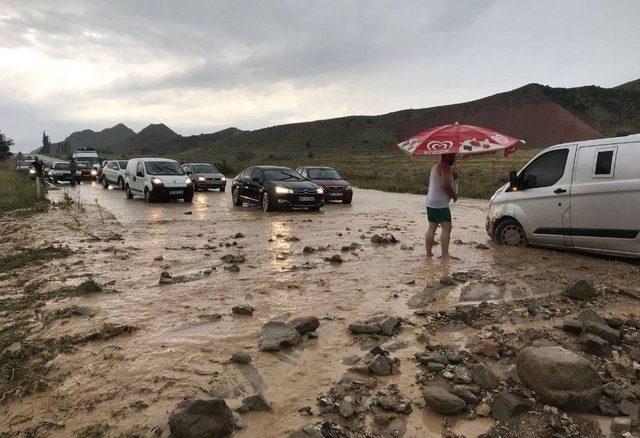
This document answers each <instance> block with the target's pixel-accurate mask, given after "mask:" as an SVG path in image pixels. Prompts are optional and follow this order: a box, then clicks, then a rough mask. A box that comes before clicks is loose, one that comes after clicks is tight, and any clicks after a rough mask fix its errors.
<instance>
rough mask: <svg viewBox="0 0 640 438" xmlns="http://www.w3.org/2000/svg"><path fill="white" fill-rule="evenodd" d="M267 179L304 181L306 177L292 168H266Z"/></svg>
mask: <svg viewBox="0 0 640 438" xmlns="http://www.w3.org/2000/svg"><path fill="white" fill-rule="evenodd" d="M264 179H265V181H304V177H303V176H302V175H300V174H299V173H298V172H296V171H295V170H291V169H265V170H264Z"/></svg>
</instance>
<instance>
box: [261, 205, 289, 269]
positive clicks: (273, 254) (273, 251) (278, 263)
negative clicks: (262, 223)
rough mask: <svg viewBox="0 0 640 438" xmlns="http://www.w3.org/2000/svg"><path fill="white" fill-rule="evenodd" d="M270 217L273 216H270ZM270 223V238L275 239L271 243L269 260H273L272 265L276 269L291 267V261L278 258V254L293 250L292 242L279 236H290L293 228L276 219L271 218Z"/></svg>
mask: <svg viewBox="0 0 640 438" xmlns="http://www.w3.org/2000/svg"><path fill="white" fill-rule="evenodd" d="M267 217H268V216H267ZM268 219H273V218H271V217H268ZM268 219H267V220H268ZM269 225H270V232H271V235H270V236H269V239H272V240H273V242H270V245H269V260H270V261H271V267H272V269H273V270H274V271H280V270H281V269H282V268H289V267H291V262H289V261H287V259H285V260H278V259H277V255H278V254H280V253H286V254H289V251H290V250H291V243H289V242H287V241H286V240H285V239H284V237H277V236H285V237H288V236H289V232H290V231H291V228H290V227H289V225H288V224H286V223H285V222H284V221H282V220H276V219H273V220H271V221H270V224H269Z"/></svg>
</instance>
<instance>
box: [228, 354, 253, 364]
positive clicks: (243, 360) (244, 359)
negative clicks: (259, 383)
mask: <svg viewBox="0 0 640 438" xmlns="http://www.w3.org/2000/svg"><path fill="white" fill-rule="evenodd" d="M229 361H230V362H232V363H239V364H243V365H246V364H248V363H251V355H250V354H249V353H246V352H244V351H236V352H235V353H233V354H232V355H231V359H229Z"/></svg>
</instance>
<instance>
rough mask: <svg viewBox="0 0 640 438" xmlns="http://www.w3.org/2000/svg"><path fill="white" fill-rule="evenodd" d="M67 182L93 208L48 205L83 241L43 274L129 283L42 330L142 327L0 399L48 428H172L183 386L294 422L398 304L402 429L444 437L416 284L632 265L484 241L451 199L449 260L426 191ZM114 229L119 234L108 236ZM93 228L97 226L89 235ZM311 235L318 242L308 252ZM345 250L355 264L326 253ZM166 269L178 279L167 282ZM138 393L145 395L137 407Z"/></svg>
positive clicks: (45, 227)
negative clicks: (131, 194)
mask: <svg viewBox="0 0 640 438" xmlns="http://www.w3.org/2000/svg"><path fill="white" fill-rule="evenodd" d="M65 190H68V193H69V195H70V196H71V198H73V199H74V200H76V201H77V202H79V203H80V204H82V205H83V206H84V211H76V210H70V211H68V212H61V211H57V212H56V213H55V215H57V216H55V215H53V213H52V215H53V216H51V217H53V218H62V219H60V221H63V220H64V218H65V217H67V218H68V217H71V216H74V215H76V216H77V220H76V219H74V220H73V221H71V220H70V219H69V224H71V225H73V226H71V225H69V224H67V225H62V224H60V223H57V222H54V223H51V222H50V221H51V220H52V219H51V218H48V219H47V220H44V219H43V220H42V222H41V223H39V224H36V225H34V228H36V229H39V230H40V231H38V232H39V233H41V235H42V236H47V239H48V240H49V241H55V242H58V243H65V244H69V245H71V246H72V247H73V248H74V249H76V250H81V252H80V253H78V254H76V255H75V256H73V257H71V258H70V260H68V261H67V262H65V263H67V264H66V265H64V266H63V265H61V264H60V265H59V266H58V265H56V266H58V267H57V268H56V269H54V270H52V271H43V272H42V274H41V275H42V280H43V281H52V280H63V281H64V279H65V278H67V279H68V280H67V281H78V280H76V279H75V278H76V277H77V276H91V277H92V278H94V279H95V280H96V281H98V282H100V283H108V282H109V283H110V282H113V281H115V283H113V285H112V286H111V287H112V288H113V289H114V290H116V291H117V293H111V294H105V295H100V296H91V297H74V298H71V299H65V300H52V301H49V302H47V303H46V306H45V309H44V310H47V311H53V310H55V309H58V308H60V307H63V306H68V305H83V306H89V307H91V308H93V309H95V310H96V312H95V314H94V316H92V317H73V318H71V319H67V320H61V321H54V322H53V323H52V324H50V325H48V326H47V327H46V328H45V329H43V332H42V334H41V335H42V336H45V337H47V338H51V339H57V338H61V337H63V336H66V335H69V334H83V333H87V332H90V331H91V330H94V329H97V328H99V327H101V326H102V325H103V324H105V323H112V324H130V325H133V326H136V327H138V330H137V331H136V332H135V333H133V334H131V335H127V336H120V337H116V338H113V339H110V340H108V341H105V342H97V343H88V344H86V345H82V346H79V347H78V348H76V349H75V350H74V351H71V352H69V353H66V354H60V355H58V356H57V357H56V358H55V359H54V360H53V361H52V363H51V366H52V372H51V375H50V376H48V377H49V378H50V379H51V381H52V385H51V389H50V390H49V392H47V393H41V394H37V395H34V396H30V397H28V398H26V399H23V400H18V401H15V402H12V403H10V404H5V405H4V406H1V407H0V418H5V419H7V420H1V419H0V429H2V430H4V429H6V428H8V422H11V421H13V420H16V419H19V420H21V422H20V425H21V426H15V427H18V428H20V427H24V426H25V425H29V424H37V423H38V422H39V421H43V420H45V419H46V420H47V421H55V422H64V423H65V424H66V426H65V427H63V428H60V429H56V428H53V429H50V430H48V435H49V436H69V435H70V434H72V432H73V431H75V430H77V429H81V428H83V427H85V426H90V425H92V424H96V423H106V424H109V426H110V429H109V436H118V434H119V433H124V432H126V431H129V430H132V429H134V428H135V427H140V428H142V430H144V431H145V433H149V432H150V431H151V429H152V428H154V427H157V428H159V429H158V430H159V431H160V436H168V429H167V415H168V412H170V411H171V409H173V407H174V406H175V405H176V404H177V403H178V402H179V401H180V400H182V399H183V398H185V397H204V398H206V397H213V396H216V395H217V396H224V397H225V398H226V399H227V402H228V403H229V405H230V406H232V407H237V406H238V405H239V400H240V399H241V398H242V397H245V396H247V395H251V394H253V393H255V392H259V391H261V392H263V394H264V396H265V398H266V399H267V400H268V401H269V403H270V404H271V405H272V407H273V413H271V414H265V413H259V412H254V413H249V414H246V415H243V416H242V421H243V423H244V429H243V430H240V431H238V432H237V434H236V436H239V437H253V436H264V437H281V436H285V435H286V433H287V432H288V431H289V430H291V429H293V428H295V427H298V426H301V425H303V424H308V423H314V422H316V421H319V420H320V417H317V416H313V417H305V416H301V415H300V414H299V412H298V409H300V408H301V407H304V406H311V407H312V408H313V410H314V411H316V408H315V407H316V398H317V397H319V396H320V395H321V394H322V393H325V392H326V391H327V390H328V389H329V388H330V387H331V386H332V385H334V384H335V383H336V382H337V380H339V378H340V377H341V376H342V375H343V373H344V372H345V371H346V369H347V366H346V365H344V364H342V363H341V362H342V360H343V358H344V357H346V356H349V355H354V354H355V355H359V356H363V355H364V353H366V351H367V350H368V348H371V345H364V344H360V343H358V342H356V340H355V339H354V337H353V336H351V335H350V334H349V333H348V331H347V329H346V327H347V325H348V324H349V323H351V322H354V321H356V320H359V319H363V318H366V317H368V316H370V315H375V314H379V313H388V314H393V315H397V316H399V317H402V318H405V319H406V320H407V321H408V322H409V323H410V324H409V323H407V324H405V325H404V328H403V330H402V331H401V333H400V334H399V335H397V336H396V337H394V338H392V339H391V340H389V341H388V342H387V341H385V342H384V343H385V345H388V344H393V343H396V342H399V343H404V344H405V345H406V346H405V347H402V348H399V349H398V350H397V351H395V352H394V353H393V355H394V356H395V357H398V358H399V359H400V361H401V366H400V374H398V375H394V376H390V377H384V378H379V379H378V388H386V386H387V385H388V384H390V383H397V384H398V386H399V387H400V388H401V390H402V391H403V392H404V393H405V394H406V395H407V396H409V398H410V399H411V401H412V403H413V405H414V410H413V413H412V414H411V415H410V416H409V417H407V419H406V426H405V427H406V433H405V436H407V437H414V436H415V437H418V436H427V437H431V436H433V437H436V436H440V433H441V430H442V417H440V416H437V415H435V414H433V413H432V412H431V411H429V410H428V409H425V408H424V407H423V406H424V402H423V401H422V397H421V393H420V386H419V385H417V384H416V383H415V375H416V372H417V371H418V368H417V366H416V363H415V361H414V360H413V359H412V357H413V354H414V353H415V352H416V351H417V350H418V349H420V348H423V347H422V346H421V345H418V344H416V341H415V336H416V333H417V332H419V331H420V330H421V328H422V327H421V325H422V324H423V322H422V321H421V320H420V319H419V318H418V319H417V318H416V317H415V316H414V314H413V312H414V310H415V309H413V308H410V307H409V306H408V305H407V302H408V301H410V299H411V297H412V296H414V295H416V294H419V293H421V291H424V290H425V288H426V287H427V286H428V285H429V284H431V283H433V282H438V280H439V279H440V278H441V277H443V276H452V275H453V276H454V277H455V274H456V273H459V274H460V276H459V277H456V278H458V280H456V283H455V285H452V286H446V287H441V288H440V287H439V288H437V289H434V292H433V293H430V294H429V295H428V297H427V298H428V300H426V299H425V301H424V302H423V304H422V305H421V306H422V307H425V306H427V307H428V308H430V309H452V308H454V307H455V306H456V305H458V304H473V303H479V302H481V301H501V300H512V299H517V298H520V297H529V296H535V295H537V294H540V293H543V294H547V293H552V292H553V291H557V289H558V287H560V286H561V285H563V284H566V283H568V282H570V281H572V280H573V279H574V278H576V277H579V276H584V275H591V276H597V275H613V276H615V275H617V274H620V275H623V274H625V273H626V272H627V271H628V267H627V266H625V265H620V264H611V263H609V262H608V261H606V260H600V259H594V258H588V257H584V256H579V255H574V254H563V253H554V252H548V251H542V250H536V249H529V248H527V249H512V248H493V247H492V248H491V249H490V250H481V249H477V248H476V243H487V241H488V237H487V236H486V234H485V232H484V228H483V224H484V217H485V211H486V206H487V203H486V202H485V201H474V200H462V201H460V202H459V203H457V204H456V205H454V207H453V215H454V231H453V239H460V240H461V242H459V243H458V244H452V248H451V252H452V253H453V254H454V255H455V256H457V257H459V258H460V259H459V260H452V261H450V262H443V261H440V260H438V259H437V258H434V259H430V260H425V257H424V231H425V223H426V222H425V221H426V220H425V217H424V216H425V215H424V211H423V210H424V198H423V197H421V196H415V195H406V194H391V193H382V192H377V191H370V190H356V192H355V195H354V203H353V204H352V205H350V206H345V205H329V206H326V207H325V208H323V209H322V211H321V212H318V213H306V212H293V213H287V212H276V213H272V214H266V213H263V212H262V211H261V210H259V209H256V208H251V207H241V208H237V207H233V206H232V205H231V199H230V195H229V193H228V192H226V193H219V192H209V193H204V192H198V193H196V195H195V197H194V202H193V204H185V203H182V202H173V203H166V204H146V203H145V202H144V201H143V200H141V199H135V200H127V199H126V198H125V196H124V194H123V193H122V192H120V191H117V190H104V189H102V188H101V187H100V186H98V185H97V184H86V185H82V186H80V187H76V188H74V189H61V190H59V191H57V192H52V193H51V197H52V199H54V200H55V199H60V198H61V196H62V195H63V193H64V192H65ZM185 213H190V214H185ZM47 221H49V222H47ZM74 224H75V225H74ZM38 227H40V228H38ZM381 233H393V234H394V236H395V237H396V238H398V240H399V241H400V242H399V243H398V244H395V245H376V244H373V243H372V242H371V240H370V238H371V236H373V235H374V234H381ZM115 234H117V235H118V236H121V240H109V239H108V238H107V237H108V236H113V235H115ZM90 235H93V236H97V237H98V240H94V241H91V242H87V241H86V239H87V238H88V236H90ZM101 239H102V240H101ZM353 243H357V244H358V245H352V244H353ZM307 246H309V247H312V248H314V249H315V251H312V252H305V251H304V248H305V247H307ZM343 247H349V248H348V249H345V250H344V251H343ZM435 252H436V253H439V248H437V247H436V248H435ZM226 254H231V255H233V256H240V255H242V256H243V257H244V261H243V262H238V263H236V265H237V267H238V270H237V271H236V270H232V269H231V265H232V264H234V263H226V262H224V261H223V260H222V259H221V258H222V257H223V256H225V255H226ZM335 255H339V256H340V258H341V260H342V263H336V262H331V261H329V260H327V259H328V258H330V257H332V256H335ZM576 266H585V268H584V269H583V268H579V269H576V268H575V267H576ZM162 272H166V273H168V275H170V276H171V278H173V279H175V280H176V281H174V282H171V283H169V284H159V280H160V278H161V273H162ZM465 276H466V277H465ZM551 284H553V285H554V286H553V287H551V286H550V285H551ZM0 286H1V287H5V286H6V285H5V284H4V283H0ZM237 305H250V306H252V307H254V308H255V311H254V313H253V315H252V316H245V315H236V314H233V313H232V311H231V308H232V307H233V306H237ZM301 315H315V316H317V317H318V318H319V319H320V327H319V328H318V330H317V334H318V338H317V339H309V340H308V341H306V342H304V343H302V344H301V345H300V346H298V347H296V348H293V349H290V350H286V351H281V352H278V353H261V352H259V351H258V348H257V338H258V334H259V332H260V327H261V326H262V324H263V323H264V322H266V321H269V320H272V319H277V320H281V321H287V320H289V319H291V318H293V317H296V316H301ZM470 330H471V329H469V328H456V329H455V330H451V331H449V332H445V331H443V332H442V333H439V334H438V341H439V342H441V343H444V344H449V345H453V346H455V347H456V348H466V343H467V340H468V337H469V336H470V335H471V331H470ZM236 351H246V352H248V353H250V354H251V355H252V358H253V360H252V362H251V365H250V366H246V367H241V366H238V365H234V364H230V363H228V358H229V357H230V355H231V354H232V353H233V352H236ZM138 400H142V401H143V402H144V403H145V404H146V405H148V407H146V408H144V409H142V410H139V411H137V410H135V409H133V408H131V405H132V403H134V402H136V401H138ZM34 412H39V413H38V414H34ZM25 418H26V419H25ZM11 419H13V420H11ZM22 420H24V421H22ZM490 426H491V421H490V420H484V419H483V420H474V421H464V420H462V419H456V420H455V421H454V422H453V425H452V429H453V430H454V431H456V432H458V433H463V434H464V435H466V436H476V435H478V434H480V433H482V432H484V431H486V430H487V429H488V428H489V427H490ZM15 427H14V428H15Z"/></svg>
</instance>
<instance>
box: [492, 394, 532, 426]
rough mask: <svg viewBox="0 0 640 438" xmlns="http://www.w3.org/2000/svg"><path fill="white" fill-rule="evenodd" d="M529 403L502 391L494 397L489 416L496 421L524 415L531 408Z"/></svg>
mask: <svg viewBox="0 0 640 438" xmlns="http://www.w3.org/2000/svg"><path fill="white" fill-rule="evenodd" d="M532 406H533V405H532V404H531V402H530V401H528V400H526V399H524V398H522V397H519V396H517V395H515V394H511V393H510V392H506V391H503V392H501V393H499V394H498V395H496V397H495V398H494V399H493V405H492V406H491V416H492V417H493V418H495V419H496V420H498V421H505V420H508V419H509V418H513V417H517V416H518V415H521V414H524V413H525V412H527V411H528V410H530V409H531V408H532Z"/></svg>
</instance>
